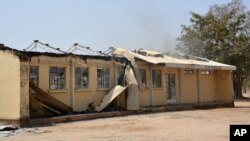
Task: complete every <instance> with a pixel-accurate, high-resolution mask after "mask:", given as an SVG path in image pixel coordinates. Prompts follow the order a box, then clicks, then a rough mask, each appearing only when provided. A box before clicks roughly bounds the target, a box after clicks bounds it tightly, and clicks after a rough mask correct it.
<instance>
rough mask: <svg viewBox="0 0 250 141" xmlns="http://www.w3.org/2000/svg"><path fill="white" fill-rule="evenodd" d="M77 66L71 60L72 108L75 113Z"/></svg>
mask: <svg viewBox="0 0 250 141" xmlns="http://www.w3.org/2000/svg"><path fill="white" fill-rule="evenodd" d="M74 89H75V65H74V63H73V61H72V60H71V75H70V106H71V108H72V109H73V111H75V90H74Z"/></svg>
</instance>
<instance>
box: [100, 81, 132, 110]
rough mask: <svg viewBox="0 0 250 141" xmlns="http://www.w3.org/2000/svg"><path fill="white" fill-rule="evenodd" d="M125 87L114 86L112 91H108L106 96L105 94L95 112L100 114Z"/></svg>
mask: <svg viewBox="0 0 250 141" xmlns="http://www.w3.org/2000/svg"><path fill="white" fill-rule="evenodd" d="M126 88H127V87H123V86H121V85H117V86H115V87H114V88H113V89H112V90H110V91H109V93H108V94H106V95H105V96H104V98H103V100H102V103H101V104H100V106H99V107H96V109H95V110H96V111H97V112H100V111H102V110H103V109H104V108H105V107H106V106H108V104H109V103H111V102H112V101H113V100H114V99H115V98H116V97H117V96H118V95H120V94H121V93H122V92H123V91H124V90H125V89H126Z"/></svg>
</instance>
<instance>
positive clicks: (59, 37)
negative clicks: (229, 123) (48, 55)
mask: <svg viewBox="0 0 250 141" xmlns="http://www.w3.org/2000/svg"><path fill="white" fill-rule="evenodd" d="M227 2H230V0H39V1H38V0H0V43H4V44H5V45H7V46H10V47H12V48H16V49H24V48H26V47H27V46H28V45H29V44H31V43H32V41H33V40H34V39H39V40H40V41H41V42H44V43H49V44H50V45H51V46H54V47H59V48H61V49H63V50H67V49H68V48H69V47H71V46H72V44H73V43H76V42H78V43H80V44H82V45H84V46H90V47H91V48H93V49H95V50H106V49H107V48H108V47H110V46H114V47H122V48H127V49H129V50H133V49H136V48H144V49H151V50H160V51H164V52H167V51H173V50H174V48H175V44H176V41H175V39H176V38H177V37H178V36H179V35H180V32H181V27H180V26H181V25H182V24H188V23H189V19H190V11H193V12H197V13H201V14H202V13H203V14H204V13H206V12H207V11H208V9H209V7H210V6H211V5H214V4H221V3H227ZM243 3H244V4H245V5H246V6H247V8H248V7H250V1H248V0H244V1H243Z"/></svg>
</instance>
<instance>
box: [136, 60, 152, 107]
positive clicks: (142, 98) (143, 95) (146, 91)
mask: <svg viewBox="0 0 250 141" xmlns="http://www.w3.org/2000/svg"><path fill="white" fill-rule="evenodd" d="M138 67H139V69H145V70H146V87H145V88H143V90H139V102H140V103H139V105H140V107H147V106H150V105H151V104H150V85H151V81H150V71H149V65H148V64H143V63H138Z"/></svg>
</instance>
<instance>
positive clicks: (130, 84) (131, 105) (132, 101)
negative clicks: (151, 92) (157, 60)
mask: <svg viewBox="0 0 250 141" xmlns="http://www.w3.org/2000/svg"><path fill="white" fill-rule="evenodd" d="M124 78H125V80H126V86H121V85H117V86H115V87H114V88H113V89H112V90H110V91H109V93H108V94H107V95H105V96H104V98H103V100H102V103H101V104H100V106H98V107H96V109H95V110H96V111H98V112H100V111H102V110H103V109H104V108H105V107H107V106H108V104H110V103H111V102H112V101H113V100H114V99H115V98H116V97H117V96H118V95H120V94H121V93H122V92H123V91H124V90H125V89H126V88H128V93H127V95H128V97H127V110H138V109H139V94H138V82H137V80H136V77H135V74H134V71H133V69H132V68H131V67H130V65H127V66H126V69H125V76H124Z"/></svg>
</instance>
